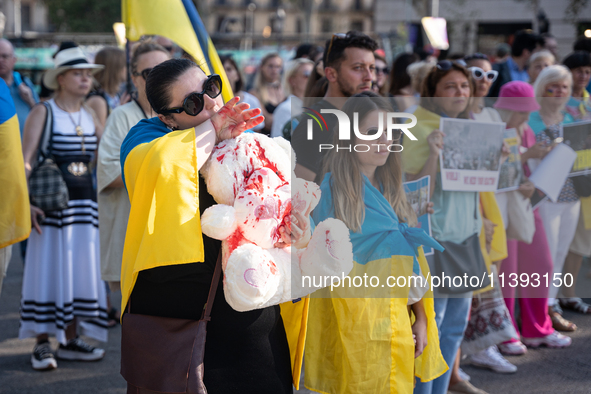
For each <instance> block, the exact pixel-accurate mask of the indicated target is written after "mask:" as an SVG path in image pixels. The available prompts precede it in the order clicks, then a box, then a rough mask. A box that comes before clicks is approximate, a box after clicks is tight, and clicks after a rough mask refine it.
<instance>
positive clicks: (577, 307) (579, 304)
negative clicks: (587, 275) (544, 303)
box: [558, 297, 591, 315]
mask: <svg viewBox="0 0 591 394" xmlns="http://www.w3.org/2000/svg"><path fill="white" fill-rule="evenodd" d="M558 302H559V303H560V306H562V307H563V308H564V309H568V310H571V311H575V312H579V313H582V314H585V315H588V314H591V305H589V304H587V303H586V302H583V300H582V299H580V298H578V297H571V298H560V299H559V300H558Z"/></svg>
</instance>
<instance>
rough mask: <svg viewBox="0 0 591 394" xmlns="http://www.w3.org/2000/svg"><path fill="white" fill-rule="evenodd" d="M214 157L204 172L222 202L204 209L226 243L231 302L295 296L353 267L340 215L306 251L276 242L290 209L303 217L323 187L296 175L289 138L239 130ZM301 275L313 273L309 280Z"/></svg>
mask: <svg viewBox="0 0 591 394" xmlns="http://www.w3.org/2000/svg"><path fill="white" fill-rule="evenodd" d="M211 156H212V157H210V159H209V160H208V162H207V163H206V164H205V166H204V167H203V168H202V174H203V177H204V178H205V181H206V183H207V188H208V190H209V193H211V195H212V196H213V198H214V199H215V200H216V202H218V203H219V205H214V206H212V207H209V208H208V209H207V210H205V212H204V213H203V215H202V217H201V228H202V230H203V233H204V234H206V235H208V236H209V237H211V238H215V239H219V240H222V241H223V242H222V252H223V257H222V268H223V270H224V292H225V295H226V301H227V302H228V304H230V306H232V308H234V309H235V310H237V311H249V310H253V309H259V308H264V307H267V306H270V305H277V304H280V303H282V302H286V301H290V300H294V299H297V298H300V297H303V296H306V295H308V294H310V293H312V292H313V291H315V290H317V289H318V288H321V287H325V286H326V285H330V281H325V277H327V276H338V277H342V276H343V275H347V274H348V273H349V272H350V271H351V269H352V268H353V251H352V245H351V241H350V240H349V230H348V229H347V227H346V226H345V224H344V223H343V222H342V221H340V220H336V219H327V220H325V221H323V222H322V223H320V224H318V226H317V227H316V229H315V230H314V233H313V234H312V237H311V238H310V242H309V243H308V246H307V247H306V248H304V249H296V248H295V247H292V246H288V247H284V248H276V247H274V245H275V244H276V243H277V242H278V241H280V240H281V235H280V233H279V227H281V226H284V225H285V226H289V225H290V218H291V211H292V209H293V210H297V211H299V212H301V213H302V215H303V214H304V213H305V212H308V211H309V210H311V209H313V208H314V207H315V206H316V205H317V204H318V201H319V199H320V188H319V187H318V185H316V184H315V183H313V182H307V181H304V180H303V179H300V178H296V177H295V174H294V172H293V170H294V168H295V153H294V152H293V151H292V149H291V146H290V145H289V142H287V141H286V140H285V139H283V138H281V137H278V138H273V139H271V138H269V137H267V136H264V135H261V134H252V133H249V134H242V135H240V136H239V137H237V138H235V139H231V140H227V141H224V142H222V143H220V144H219V145H218V146H216V147H215V148H214V150H213V152H212V154H211ZM302 276H308V277H310V280H308V279H306V280H305V281H304V282H305V285H304V283H302ZM314 277H315V278H316V279H314ZM320 279H322V286H318V284H319V280H320ZM314 282H315V283H316V284H314Z"/></svg>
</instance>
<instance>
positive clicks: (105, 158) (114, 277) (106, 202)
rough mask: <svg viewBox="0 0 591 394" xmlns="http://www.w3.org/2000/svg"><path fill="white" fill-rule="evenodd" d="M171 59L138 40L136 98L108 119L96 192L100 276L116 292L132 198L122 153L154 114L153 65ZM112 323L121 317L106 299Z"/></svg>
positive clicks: (155, 46)
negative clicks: (149, 93)
mask: <svg viewBox="0 0 591 394" xmlns="http://www.w3.org/2000/svg"><path fill="white" fill-rule="evenodd" d="M168 59H170V52H169V51H167V50H166V49H165V48H163V47H162V46H160V45H158V44H156V43H155V42H154V41H151V40H149V41H144V42H140V43H138V44H137V45H136V46H135V47H134V48H133V55H132V57H131V63H130V66H131V75H132V77H131V78H132V81H133V84H134V85H135V87H136V89H137V98H135V99H133V100H132V101H130V102H129V103H126V104H123V105H121V106H119V107H117V108H115V109H114V110H113V113H111V115H110V116H109V118H108V119H107V124H106V125H105V131H104V133H103V136H102V138H101V143H100V145H99V150H98V160H97V191H98V204H99V212H100V214H99V233H100V242H101V243H100V245H101V278H102V279H103V280H104V281H106V282H108V284H109V288H110V290H111V291H113V292H115V291H116V292H118V291H119V290H120V283H119V282H120V280H121V255H122V254H123V243H124V241H125V229H126V228H127V219H128V218H129V208H130V205H129V197H128V196H127V191H126V190H125V187H124V185H123V180H122V179H121V162H120V160H119V158H120V156H119V152H120V150H121V144H122V143H123V140H124V139H125V136H126V135H127V133H129V130H130V129H131V128H132V127H133V126H135V125H136V124H137V123H138V122H139V121H140V120H142V119H146V118H151V117H152V116H154V115H155V114H154V113H153V111H152V107H150V103H149V102H148V98H147V97H146V78H147V77H148V74H149V73H150V71H151V70H152V68H153V67H154V66H156V65H157V64H160V63H162V62H164V61H166V60H168ZM107 303H108V308H109V318H110V319H111V320H110V321H109V324H110V325H115V324H117V322H118V321H119V319H120V316H119V311H117V310H116V309H115V308H114V307H112V306H111V304H110V302H109V299H108V298H107Z"/></svg>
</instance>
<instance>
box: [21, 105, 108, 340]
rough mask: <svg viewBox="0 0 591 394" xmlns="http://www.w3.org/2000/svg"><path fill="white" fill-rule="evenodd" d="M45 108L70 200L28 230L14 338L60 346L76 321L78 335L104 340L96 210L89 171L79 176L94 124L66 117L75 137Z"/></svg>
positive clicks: (61, 114) (93, 141)
mask: <svg viewBox="0 0 591 394" xmlns="http://www.w3.org/2000/svg"><path fill="white" fill-rule="evenodd" d="M49 103H50V105H51V108H52V110H53V131H54V134H53V137H52V141H53V155H54V158H55V161H56V163H57V164H58V165H59V166H60V169H61V170H62V173H63V174H64V179H65V181H66V184H67V185H68V192H69V195H70V200H69V201H68V208H66V209H63V210H60V211H49V212H45V216H46V218H45V220H44V221H43V223H42V224H41V230H42V234H39V233H38V232H37V231H36V230H34V229H33V230H32V231H31V236H30V237H29V242H28V246H27V255H26V258H25V270H24V277H23V289H22V299H21V311H20V313H21V322H20V331H19V338H20V339H24V338H29V337H34V336H36V335H38V334H43V333H47V334H53V335H55V336H56V338H57V340H58V341H59V342H60V343H63V344H65V343H66V336H65V329H66V327H67V326H68V325H69V324H70V323H71V322H72V321H73V319H74V318H75V317H76V318H77V319H78V333H79V334H83V335H87V336H89V337H92V338H95V339H97V340H100V341H106V340H107V320H108V316H107V309H106V294H105V285H104V282H103V281H102V280H101V275H100V256H99V232H98V205H97V203H96V193H95V192H94V188H93V185H92V176H91V175H90V173H89V171H86V172H85V173H84V174H81V172H84V170H83V169H84V166H86V167H87V166H88V163H89V162H90V161H91V160H92V157H93V156H94V152H95V151H96V148H97V137H96V134H95V129H94V122H93V119H92V116H91V115H90V114H89V113H88V112H87V111H86V110H84V109H82V110H81V111H82V114H80V112H76V113H71V116H72V119H73V120H74V121H75V122H79V121H80V125H81V126H82V129H83V134H84V139H83V138H82V137H81V136H78V135H77V134H76V129H75V125H74V123H73V122H72V119H70V116H68V113H67V112H65V111H62V110H61V109H60V108H58V107H57V105H56V104H55V102H54V101H53V100H50V101H49ZM82 142H84V148H85V150H84V151H83V149H82ZM72 163H73V165H72ZM82 163H84V164H82ZM68 168H70V170H68ZM81 169H82V171H81Z"/></svg>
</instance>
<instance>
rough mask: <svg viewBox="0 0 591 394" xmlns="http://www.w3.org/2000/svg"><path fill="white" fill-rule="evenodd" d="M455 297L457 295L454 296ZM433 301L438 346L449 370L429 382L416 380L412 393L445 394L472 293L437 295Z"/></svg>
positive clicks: (466, 318)
mask: <svg viewBox="0 0 591 394" xmlns="http://www.w3.org/2000/svg"><path fill="white" fill-rule="evenodd" d="M456 297H457V296H456ZM434 303H435V322H436V323H437V329H438V330H439V346H440V347H441V354H442V355H443V358H444V359H445V362H446V363H447V365H448V366H449V370H448V371H447V372H446V373H444V374H443V375H441V376H440V377H438V378H437V379H435V380H432V381H430V382H426V383H423V382H420V381H419V382H417V385H416V386H415V389H414V394H446V393H447V386H448V385H449V378H450V376H451V370H452V367H453V364H454V361H455V359H456V354H457V352H458V349H459V347H460V344H461V343H462V339H463V338H464V330H466V325H467V324H468V316H469V312H470V306H471V305H472V293H466V294H465V295H464V296H463V297H462V298H447V297H445V296H443V297H442V296H437V298H435V299H434Z"/></svg>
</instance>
